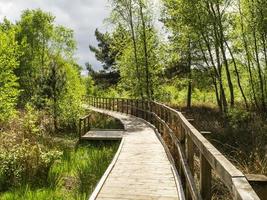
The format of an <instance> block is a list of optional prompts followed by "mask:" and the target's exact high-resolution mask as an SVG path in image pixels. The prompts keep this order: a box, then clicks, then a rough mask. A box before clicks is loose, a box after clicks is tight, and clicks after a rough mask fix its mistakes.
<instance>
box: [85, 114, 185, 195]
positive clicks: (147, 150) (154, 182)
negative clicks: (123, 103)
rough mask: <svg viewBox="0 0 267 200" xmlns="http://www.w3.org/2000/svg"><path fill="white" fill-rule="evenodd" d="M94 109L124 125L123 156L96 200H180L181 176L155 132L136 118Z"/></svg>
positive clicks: (119, 158)
mask: <svg viewBox="0 0 267 200" xmlns="http://www.w3.org/2000/svg"><path fill="white" fill-rule="evenodd" d="M94 110H95V111H99V112H105V113H106V114H109V115H112V116H114V117H116V118H119V119H121V120H122V121H123V123H124V124H125V132H124V137H123V140H124V144H123V146H122V149H121V151H120V155H119V157H118V159H117V161H116V164H115V165H114V167H113V168H112V170H111V172H110V174H109V175H108V177H107V178H106V180H105V181H104V183H103V184H102V186H101V189H100V191H99V192H98V194H97V195H96V197H95V198H94V199H137V200H138V199H140V200H141V199H143V200H144V199H146V200H149V199H166V200H168V199H172V200H178V199H180V198H179V196H178V188H177V185H176V184H177V182H176V179H177V178H178V179H179V177H176V175H175V174H174V173H173V169H172V165H171V163H170V160H169V159H168V157H167V154H166V152H165V149H164V148H163V146H162V144H161V142H160V141H159V139H158V137H157V136H156V134H155V132H154V130H153V129H152V128H151V127H150V126H149V125H148V124H146V123H144V122H143V120H141V119H138V118H135V117H133V116H127V115H123V114H120V113H117V112H112V111H104V110H102V109H94ZM178 183H179V182H178ZM98 188H99V186H98ZM180 189H181V186H180V185H179V191H180ZM90 200H92V199H90Z"/></svg>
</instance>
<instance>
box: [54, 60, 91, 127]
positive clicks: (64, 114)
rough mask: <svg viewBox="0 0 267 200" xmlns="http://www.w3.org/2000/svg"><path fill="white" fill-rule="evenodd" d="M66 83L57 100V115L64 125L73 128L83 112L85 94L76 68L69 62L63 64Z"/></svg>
mask: <svg viewBox="0 0 267 200" xmlns="http://www.w3.org/2000/svg"><path fill="white" fill-rule="evenodd" d="M65 73H66V80H67V81H66V84H65V86H64V90H65V92H63V93H62V94H61V96H60V98H59V101H58V105H57V106H58V108H59V110H58V111H59V112H58V117H59V119H60V124H61V125H62V126H63V127H64V126H65V127H69V128H75V127H76V126H75V125H76V122H77V120H78V118H79V117H80V115H81V114H82V113H83V110H84V108H83V107H82V106H83V104H82V103H83V98H84V96H85V94H86V91H85V90H86V89H85V86H84V85H83V82H82V79H81V78H80V76H79V72H78V71H77V69H74V68H73V66H72V65H71V64H69V65H68V64H67V65H65Z"/></svg>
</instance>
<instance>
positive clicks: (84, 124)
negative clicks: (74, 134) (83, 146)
mask: <svg viewBox="0 0 267 200" xmlns="http://www.w3.org/2000/svg"><path fill="white" fill-rule="evenodd" d="M90 118H91V115H90V114H89V115H86V116H84V117H81V118H80V119H79V127H78V134H79V139H81V137H82V136H83V135H85V134H86V133H87V132H88V131H89V130H90Z"/></svg>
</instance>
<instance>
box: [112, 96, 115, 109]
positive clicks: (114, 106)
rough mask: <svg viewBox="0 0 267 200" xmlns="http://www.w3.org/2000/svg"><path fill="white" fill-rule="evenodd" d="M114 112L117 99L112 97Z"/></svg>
mask: <svg viewBox="0 0 267 200" xmlns="http://www.w3.org/2000/svg"><path fill="white" fill-rule="evenodd" d="M112 110H113V111H115V99H114V97H112Z"/></svg>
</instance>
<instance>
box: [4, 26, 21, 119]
mask: <svg viewBox="0 0 267 200" xmlns="http://www.w3.org/2000/svg"><path fill="white" fill-rule="evenodd" d="M6 22H7V21H6ZM6 27H7V26H5V24H0V124H1V123H4V122H7V121H8V120H9V119H10V118H11V117H13V116H14V115H15V114H16V110H15V109H16V103H17V99H18V95H19V92H20V91H19V84H18V78H17V77H16V75H15V73H14V70H15V69H16V68H17V67H18V65H19V62H18V58H19V56H20V55H21V52H20V51H19V45H18V44H17V42H16V40H15V31H14V28H11V27H9V28H6Z"/></svg>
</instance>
